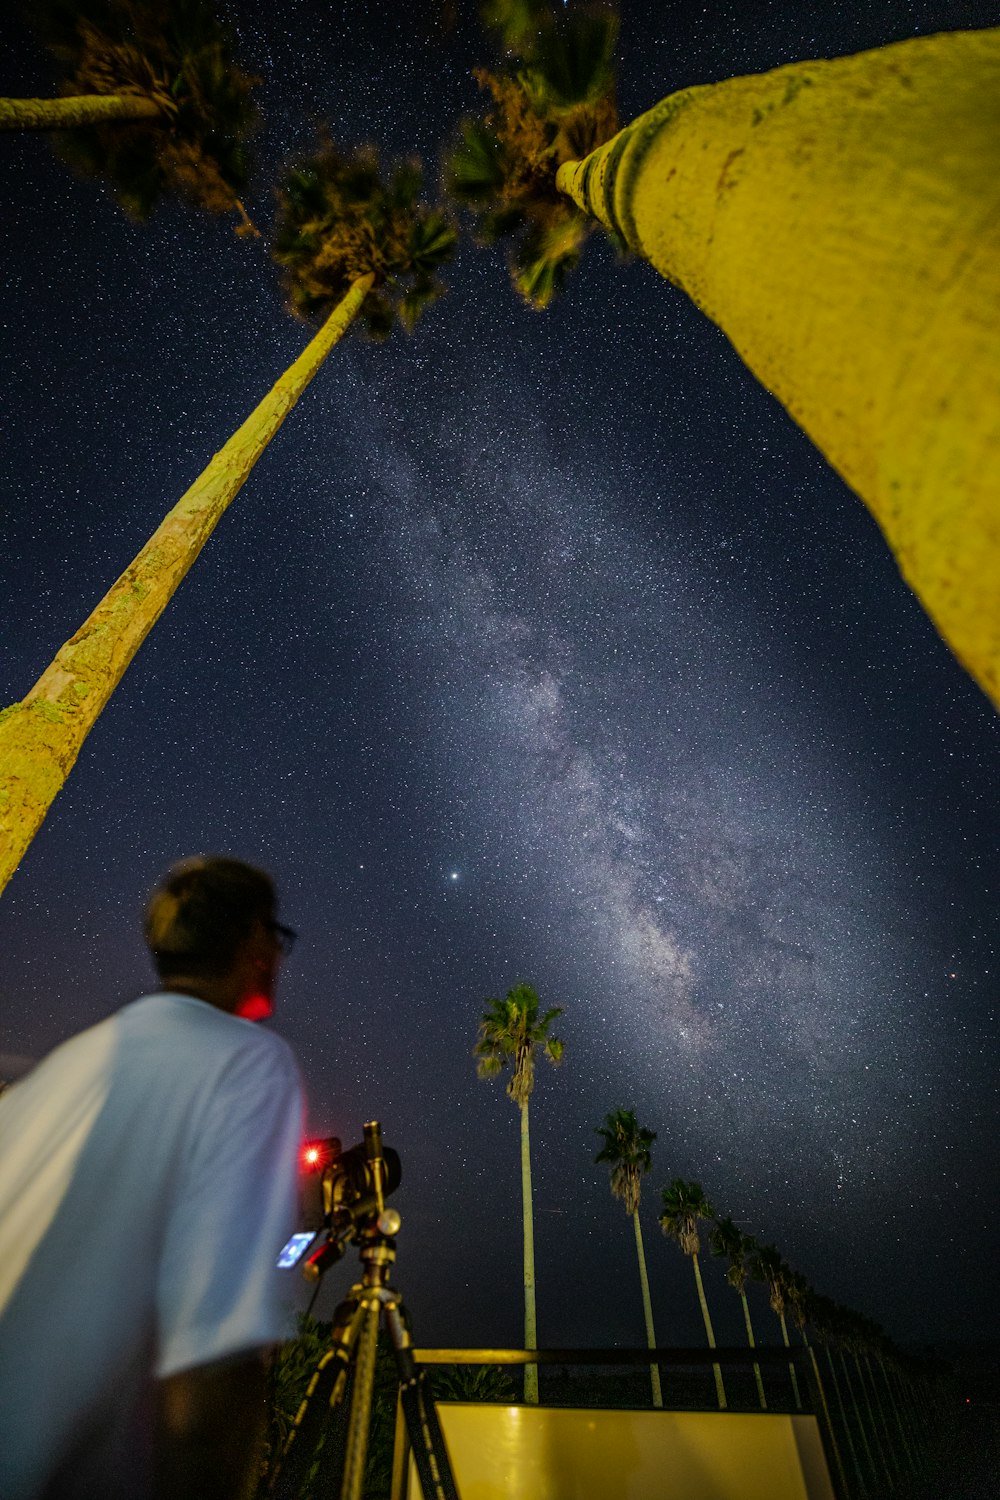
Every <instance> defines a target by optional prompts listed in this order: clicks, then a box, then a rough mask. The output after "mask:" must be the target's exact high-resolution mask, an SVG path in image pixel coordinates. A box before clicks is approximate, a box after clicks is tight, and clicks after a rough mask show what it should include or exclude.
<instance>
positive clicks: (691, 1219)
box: [660, 1177, 714, 1255]
mask: <svg viewBox="0 0 1000 1500" xmlns="http://www.w3.org/2000/svg"><path fill="white" fill-rule="evenodd" d="M662 1195H663V1212H662V1213H661V1215H660V1228H661V1229H662V1230H663V1233H664V1234H665V1235H667V1237H668V1238H669V1239H673V1240H676V1241H677V1243H678V1245H680V1247H681V1249H682V1250H683V1251H684V1254H685V1255H697V1254H698V1253H699V1252H700V1250H701V1235H700V1233H699V1231H698V1220H699V1219H711V1218H712V1217H713V1214H714V1210H713V1208H712V1205H711V1204H710V1203H709V1201H708V1199H707V1198H706V1197H705V1193H704V1189H703V1188H702V1186H701V1184H700V1183H699V1182H685V1181H684V1180H683V1178H681V1177H675V1178H674V1180H673V1182H672V1183H671V1184H670V1186H669V1187H668V1188H663V1190H662Z"/></svg>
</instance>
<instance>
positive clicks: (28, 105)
mask: <svg viewBox="0 0 1000 1500" xmlns="http://www.w3.org/2000/svg"><path fill="white" fill-rule="evenodd" d="M168 117H169V112H168V110H167V109H165V108H162V107H161V106H160V105H159V104H158V103H157V101H156V100H155V99H152V98H150V96H149V95H148V94H69V95H67V96H66V97H65V98H59V99H0V130H72V129H73V128H74V127H75V126H77V125H106V124H107V123H108V122H109V121H124V122H127V121H129V120H160V121H162V122H163V123H166V121H167V119H168Z"/></svg>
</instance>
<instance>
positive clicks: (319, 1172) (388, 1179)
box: [278, 1121, 402, 1281]
mask: <svg viewBox="0 0 1000 1500" xmlns="http://www.w3.org/2000/svg"><path fill="white" fill-rule="evenodd" d="M301 1162H302V1167H303V1170H304V1172H305V1173H306V1190H305V1192H304V1194H303V1197H304V1200H305V1201H304V1204H303V1211H304V1217H305V1220H306V1226H307V1227H306V1228H305V1229H304V1230H301V1231H299V1232H298V1233H297V1234H293V1235H292V1238H291V1239H290V1240H289V1241H288V1244H287V1245H285V1246H284V1248H283V1249H282V1251H281V1254H280V1256H279V1257H278V1265H279V1267H281V1268H282V1269H283V1270H287V1269H290V1268H291V1267H292V1266H295V1265H298V1263H299V1262H300V1261H301V1260H302V1257H303V1256H304V1255H305V1253H306V1251H307V1250H309V1248H310V1247H311V1246H312V1244H313V1243H314V1241H315V1240H316V1239H317V1238H318V1236H319V1235H320V1233H321V1231H322V1230H324V1229H325V1230H326V1237H325V1239H324V1240H323V1242H322V1243H321V1244H320V1245H319V1247H318V1248H317V1249H315V1250H313V1251H312V1254H311V1255H309V1257H308V1259H307V1260H305V1261H304V1263H303V1265H302V1274H303V1276H305V1278H306V1279H307V1280H308V1281H315V1280H317V1279H318V1278H319V1277H320V1276H321V1275H322V1274H323V1272H324V1271H325V1270H326V1268H327V1266H329V1265H332V1263H333V1262H334V1261H336V1260H339V1259H340V1258H341V1256H342V1255H343V1254H344V1252H345V1251H346V1249H347V1246H348V1245H349V1244H350V1242H351V1240H353V1239H355V1238H357V1237H358V1236H359V1235H365V1234H368V1235H371V1234H374V1233H379V1234H381V1235H384V1236H391V1235H393V1234H395V1232H396V1231H397V1230H398V1228H399V1215H398V1214H397V1213H395V1212H394V1211H393V1210H392V1209H389V1210H386V1208H385V1200H386V1198H388V1196H389V1194H390V1193H394V1192H395V1191H396V1189H397V1187H398V1186H399V1184H400V1180H401V1178H402V1164H401V1162H400V1159H399V1153H398V1152H396V1151H394V1150H393V1149H392V1147H391V1146H383V1144H382V1132H381V1129H380V1127H379V1124H378V1122H377V1121H372V1122H371V1123H370V1124H368V1125H366V1126H365V1127H364V1140H362V1141H359V1142H358V1144H357V1145H356V1146H351V1147H350V1149H349V1150H347V1151H344V1150H342V1148H341V1144H340V1140H339V1138H338V1137H337V1136H324V1137H321V1138H319V1139H316V1140H310V1141H306V1142H305V1144H304V1145H303V1147H302V1152H301ZM314 1184H315V1185H314ZM316 1188H318V1192H317V1191H316ZM317 1221H318V1222H317Z"/></svg>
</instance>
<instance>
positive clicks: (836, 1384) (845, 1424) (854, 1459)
mask: <svg viewBox="0 0 1000 1500" xmlns="http://www.w3.org/2000/svg"><path fill="white" fill-rule="evenodd" d="M826 1361H827V1364H828V1365H829V1366H830V1376H831V1379H832V1380H833V1389H834V1391H835V1393H836V1396H837V1407H838V1409H839V1411H840V1426H841V1430H842V1431H843V1434H844V1437H845V1438H846V1440H847V1447H848V1449H849V1451H850V1454H851V1467H852V1468H853V1470H854V1475H855V1478H856V1479H857V1481H858V1489H859V1491H860V1493H861V1496H862V1497H865V1496H867V1494H868V1486H867V1485H866V1484H865V1477H864V1475H863V1474H862V1472H861V1467H860V1465H859V1463H858V1450H857V1449H856V1448H855V1446H854V1437H853V1435H852V1433H851V1424H850V1422H849V1420H848V1416H847V1408H846V1407H845V1405H844V1397H843V1393H842V1392H841V1389H840V1381H839V1380H838V1379H837V1367H836V1365H835V1364H834V1362H833V1355H832V1353H831V1352H830V1347H829V1345H827V1346H826Z"/></svg>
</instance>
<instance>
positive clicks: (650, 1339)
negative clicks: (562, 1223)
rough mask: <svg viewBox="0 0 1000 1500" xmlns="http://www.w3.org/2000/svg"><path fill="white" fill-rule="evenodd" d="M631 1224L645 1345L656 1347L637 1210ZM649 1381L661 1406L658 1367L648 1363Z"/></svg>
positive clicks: (655, 1403) (656, 1402)
mask: <svg viewBox="0 0 1000 1500" xmlns="http://www.w3.org/2000/svg"><path fill="white" fill-rule="evenodd" d="M632 1225H633V1228H634V1229H635V1253H636V1255H637V1256H638V1257H639V1285H640V1286H641V1288H642V1312H643V1317H644V1318H645V1320H646V1347H647V1349H655V1348H656V1331H655V1329H654V1327H653V1303H652V1300H651V1299H650V1295H649V1277H648V1276H647V1274H646V1252H645V1250H644V1249H643V1245H642V1225H641V1224H640V1223H639V1210H638V1209H637V1208H636V1209H634V1210H633V1212H632ZM649 1383H650V1386H651V1388H652V1392H653V1405H654V1406H655V1407H658V1408H659V1407H662V1405H663V1391H662V1390H661V1388H660V1367H659V1365H650V1367H649Z"/></svg>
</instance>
